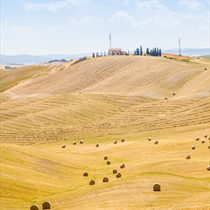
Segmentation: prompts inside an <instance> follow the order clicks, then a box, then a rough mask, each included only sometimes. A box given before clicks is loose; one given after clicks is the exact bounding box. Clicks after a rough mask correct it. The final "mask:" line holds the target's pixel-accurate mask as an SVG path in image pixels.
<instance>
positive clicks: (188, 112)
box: [0, 56, 210, 210]
mask: <svg viewBox="0 0 210 210" xmlns="http://www.w3.org/2000/svg"><path fill="white" fill-rule="evenodd" d="M206 66H207V65H206V64H192V63H186V62H181V61H180V62H177V61H174V60H171V59H165V58H152V57H147V56H144V57H141V56H139V57H137V56H113V57H109V56H107V57H105V58H96V59H91V60H87V61H83V62H80V63H78V64H75V65H73V66H70V64H68V63H65V64H64V65H62V66H58V67H56V68H54V69H53V70H52V71H51V72H49V75H46V76H44V77H39V78H35V79H33V80H26V81H25V82H23V83H21V84H19V85H17V86H15V87H13V88H11V89H8V90H7V91H5V92H4V93H3V94H2V96H3V97H4V99H2V100H1V102H2V103H1V134H0V135H1V136H0V137H1V147H0V149H1V151H0V152H1V196H0V202H1V208H2V209H6V210H10V209H11V210H13V209H16V210H27V209H29V208H30V206H31V205H33V204H34V203H36V204H42V203H43V202H44V201H46V200H49V201H50V202H51V204H52V209H54V210H58V209H59V210H67V209H73V210H74V209H75V210H76V209H84V210H86V209H87V210H92V209H94V210H95V209H106V210H112V209H119V210H120V209H122V210H124V209H129V210H130V209H142V210H144V209H146V210H153V209H155V210H156V209H158V210H160V209H161V210H162V209H170V210H172V209H183V210H188V209H194V210H198V209H199V210H202V209H203V210H207V209H209V207H210V201H209V190H210V181H209V173H210V172H209V171H208V170H207V168H206V167H207V166H208V165H209V154H210V153H209V152H210V150H209V149H208V145H209V140H206V141H208V145H207V143H204V144H202V143H201V141H195V138H196V137H199V138H200V139H201V138H203V136H204V134H205V133H207V134H208V135H209V114H210V104H209V73H208V71H204V68H205V67H206ZM64 67H65V68H64ZM61 69H62V70H61ZM8 78H9V75H8ZM5 81H7V80H5ZM80 91H81V92H82V94H79V92H80ZM173 92H176V95H175V96H173V95H172V94H173ZM166 96H167V97H168V100H165V97H166ZM148 136H151V138H152V140H156V141H158V142H159V144H158V145H155V144H154V143H153V142H151V141H148ZM122 138H124V139H126V141H125V142H124V143H121V142H120V139H122ZM74 141H76V142H78V143H77V145H73V142H74ZM80 141H84V142H85V143H84V144H80V143H79V142H80ZM113 141H118V142H119V143H118V144H116V145H114V144H113ZM96 144H100V147H98V148H96ZM61 145H66V148H65V149H63V148H62V147H61ZM192 145H194V146H195V148H196V149H195V150H192V148H191V147H192ZM186 155H190V156H191V159H188V160H186ZM104 156H108V157H109V160H110V161H111V165H107V164H106V162H105V161H104V159H103V158H104ZM121 163H124V164H125V165H126V167H125V168H123V169H120V167H119V165H120V164H121ZM114 168H117V169H118V172H119V173H121V174H122V177H121V178H119V179H118V178H116V174H113V169H114ZM84 171H88V178H87V177H84V176H83V173H84ZM104 177H108V178H109V182H107V183H106V184H105V183H103V182H102V180H103V178H104ZM90 180H94V181H95V183H96V184H95V185H92V186H90V185H89V181H90ZM154 183H159V184H160V185H161V191H160V192H154V191H153V184H154Z"/></svg>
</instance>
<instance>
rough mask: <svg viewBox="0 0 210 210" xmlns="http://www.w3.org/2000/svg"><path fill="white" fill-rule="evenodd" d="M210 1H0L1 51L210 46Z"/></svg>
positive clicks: (71, 51)
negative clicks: (110, 40) (179, 42)
mask: <svg viewBox="0 0 210 210" xmlns="http://www.w3.org/2000/svg"><path fill="white" fill-rule="evenodd" d="M209 7H210V3H209V0H1V24H0V25H1V54H6V55H18V54H31V55H45V54H67V55H69V54H79V53H92V52H97V51H98V52H103V51H107V50H108V48H109V40H108V37H109V33H111V34H112V47H116V48H118V47H121V48H123V50H126V51H127V50H130V51H133V50H134V49H135V48H137V47H139V46H140V45H142V46H143V49H144V50H145V48H146V47H149V48H153V47H160V48H162V49H171V48H177V47H178V39H179V37H180V38H181V42H182V47H183V48H208V47H209Z"/></svg>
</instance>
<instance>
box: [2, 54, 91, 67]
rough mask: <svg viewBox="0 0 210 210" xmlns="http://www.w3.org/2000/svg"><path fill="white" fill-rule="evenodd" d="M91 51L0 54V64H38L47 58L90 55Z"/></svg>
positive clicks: (71, 57) (69, 58)
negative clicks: (69, 53)
mask: <svg viewBox="0 0 210 210" xmlns="http://www.w3.org/2000/svg"><path fill="white" fill-rule="evenodd" d="M90 55H91V53H83V54H74V55H60V54H52V55H0V64H3V65H8V64H12V63H16V64H38V63H42V62H48V61H49V60H54V59H63V58H64V59H66V60H68V61H69V60H71V59H77V58H81V57H84V56H90Z"/></svg>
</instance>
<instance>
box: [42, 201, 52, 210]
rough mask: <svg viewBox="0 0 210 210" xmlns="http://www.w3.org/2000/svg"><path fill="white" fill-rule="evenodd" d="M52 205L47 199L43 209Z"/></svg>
mask: <svg viewBox="0 0 210 210" xmlns="http://www.w3.org/2000/svg"><path fill="white" fill-rule="evenodd" d="M50 207H51V203H50V202H49V201H45V202H44V203H43V204H42V208H43V209H50Z"/></svg>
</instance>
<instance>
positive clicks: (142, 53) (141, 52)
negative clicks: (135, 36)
mask: <svg viewBox="0 0 210 210" xmlns="http://www.w3.org/2000/svg"><path fill="white" fill-rule="evenodd" d="M142 54H143V53H142V46H140V55H142Z"/></svg>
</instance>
